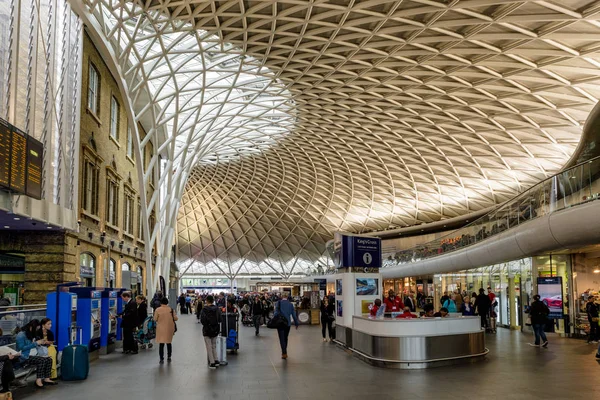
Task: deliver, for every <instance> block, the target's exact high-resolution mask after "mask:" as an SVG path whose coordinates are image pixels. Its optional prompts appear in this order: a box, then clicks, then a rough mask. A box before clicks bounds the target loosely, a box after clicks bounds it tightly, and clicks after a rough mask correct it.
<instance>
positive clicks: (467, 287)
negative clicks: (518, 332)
mask: <svg viewBox="0 0 600 400" xmlns="http://www.w3.org/2000/svg"><path fill="white" fill-rule="evenodd" d="M531 271H532V263H531V259H530V258H525V259H522V260H516V261H510V262H507V263H501V264H495V265H491V266H487V267H481V268H475V269H470V270H464V271H458V272H452V273H447V274H439V275H435V276H434V284H435V299H436V304H439V299H440V298H441V296H442V295H443V294H444V292H448V293H453V292H456V291H458V292H459V293H461V294H466V295H467V296H466V297H468V298H469V299H470V298H471V297H472V295H473V293H476V294H478V293H479V289H480V288H483V289H485V290H486V294H487V293H488V288H489V289H491V291H492V292H493V293H494V296H495V300H496V301H497V303H498V304H497V306H496V307H495V313H496V321H497V324H498V325H500V326H504V327H510V328H512V329H520V328H522V327H523V325H524V321H525V320H526V319H527V316H526V315H525V314H526V312H525V311H526V310H527V306H528V305H529V302H530V299H531V297H532V296H533V284H532V272H531Z"/></svg>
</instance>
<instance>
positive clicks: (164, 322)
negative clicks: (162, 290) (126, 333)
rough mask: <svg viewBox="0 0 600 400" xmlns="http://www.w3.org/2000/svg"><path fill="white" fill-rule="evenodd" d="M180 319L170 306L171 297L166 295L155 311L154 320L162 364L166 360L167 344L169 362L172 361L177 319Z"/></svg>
mask: <svg viewBox="0 0 600 400" xmlns="http://www.w3.org/2000/svg"><path fill="white" fill-rule="evenodd" d="M178 319H179V318H177V315H175V312H173V309H172V308H171V307H169V299H167V298H166V297H163V298H162V299H160V307H159V308H157V309H156V312H155V313H154V320H155V321H156V343H158V355H159V357H160V360H159V363H161V364H164V362H165V344H166V345H167V362H171V355H172V354H173V345H172V343H173V336H174V335H175V321H177V320H178Z"/></svg>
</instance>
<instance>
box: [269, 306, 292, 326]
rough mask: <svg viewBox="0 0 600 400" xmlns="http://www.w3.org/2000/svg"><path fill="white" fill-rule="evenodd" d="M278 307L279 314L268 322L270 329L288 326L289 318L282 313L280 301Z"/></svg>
mask: <svg viewBox="0 0 600 400" xmlns="http://www.w3.org/2000/svg"><path fill="white" fill-rule="evenodd" d="M277 308H278V310H279V314H277V315H274V316H273V318H271V320H270V321H269V322H268V323H267V328H269V329H279V328H285V327H287V326H288V321H287V318H285V317H284V316H283V314H281V305H280V303H277Z"/></svg>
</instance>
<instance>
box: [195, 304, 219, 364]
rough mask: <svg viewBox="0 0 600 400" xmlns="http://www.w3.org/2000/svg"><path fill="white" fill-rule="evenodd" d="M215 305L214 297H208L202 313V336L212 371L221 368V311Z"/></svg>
mask: <svg viewBox="0 0 600 400" xmlns="http://www.w3.org/2000/svg"><path fill="white" fill-rule="evenodd" d="M214 303H215V299H214V297H213V296H212V295H209V296H207V297H206V305H205V306H204V307H203V308H202V311H201V312H200V322H201V323H202V336H204V345H205V346H206V354H208V368H210V369H216V368H217V367H218V366H219V360H218V359H217V358H218V356H217V336H219V321H220V320H221V310H220V309H219V307H217V306H215V304H214Z"/></svg>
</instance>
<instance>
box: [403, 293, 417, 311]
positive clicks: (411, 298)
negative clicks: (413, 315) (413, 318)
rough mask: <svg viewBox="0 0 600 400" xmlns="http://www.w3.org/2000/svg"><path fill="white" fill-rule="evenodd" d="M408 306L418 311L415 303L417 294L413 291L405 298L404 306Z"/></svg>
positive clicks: (411, 309)
mask: <svg viewBox="0 0 600 400" xmlns="http://www.w3.org/2000/svg"><path fill="white" fill-rule="evenodd" d="M406 307H408V308H409V310H410V311H411V312H415V311H417V304H416V303H415V296H414V294H413V293H412V292H410V293H409V294H408V296H406V299H404V308H406Z"/></svg>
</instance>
